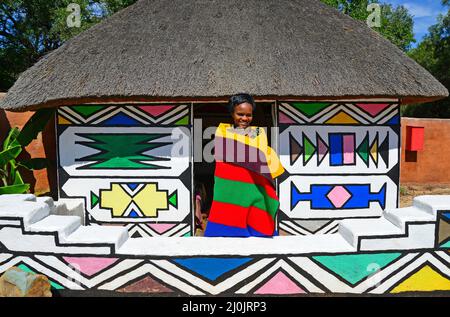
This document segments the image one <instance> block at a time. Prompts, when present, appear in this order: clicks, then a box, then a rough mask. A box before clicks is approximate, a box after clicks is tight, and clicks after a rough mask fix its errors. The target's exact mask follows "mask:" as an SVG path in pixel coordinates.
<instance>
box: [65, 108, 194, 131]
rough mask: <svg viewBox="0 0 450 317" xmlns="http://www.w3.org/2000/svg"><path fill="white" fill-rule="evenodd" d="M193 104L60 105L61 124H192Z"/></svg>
mask: <svg viewBox="0 0 450 317" xmlns="http://www.w3.org/2000/svg"><path fill="white" fill-rule="evenodd" d="M189 122H190V105H186V104H170V105H169V104H167V105H161V104H154V105H152V104H132V105H80V106H71V107H60V108H58V124H59V125H63V126H66V125H87V126H104V127H118V126H124V127H139V126H155V125H156V126H167V125H173V126H179V125H189Z"/></svg>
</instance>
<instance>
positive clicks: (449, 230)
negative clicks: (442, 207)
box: [436, 211, 450, 248]
mask: <svg viewBox="0 0 450 317" xmlns="http://www.w3.org/2000/svg"><path fill="white" fill-rule="evenodd" d="M436 229H437V230H436V231H437V232H436V239H437V241H436V245H437V246H440V247H441V248H450V211H441V212H439V213H438V219H437V225H436Z"/></svg>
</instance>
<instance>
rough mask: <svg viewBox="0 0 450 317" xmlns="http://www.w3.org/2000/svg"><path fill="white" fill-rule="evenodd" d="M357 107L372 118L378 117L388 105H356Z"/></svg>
mask: <svg viewBox="0 0 450 317" xmlns="http://www.w3.org/2000/svg"><path fill="white" fill-rule="evenodd" d="M356 106H357V107H359V108H361V109H362V110H364V111H365V112H367V113H369V114H370V115H371V116H372V117H375V116H376V115H378V114H379V113H380V112H381V111H383V110H384V109H386V108H387V107H389V106H390V104H388V103H357V104H356Z"/></svg>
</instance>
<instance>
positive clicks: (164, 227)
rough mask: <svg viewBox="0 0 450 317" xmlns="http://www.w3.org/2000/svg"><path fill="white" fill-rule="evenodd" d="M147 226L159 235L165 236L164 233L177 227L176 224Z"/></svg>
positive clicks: (150, 224)
mask: <svg viewBox="0 0 450 317" xmlns="http://www.w3.org/2000/svg"><path fill="white" fill-rule="evenodd" d="M147 226H149V227H150V228H152V229H153V230H155V231H156V232H158V233H159V234H163V233H164V232H166V231H168V230H170V229H172V228H173V227H175V226H176V223H148V224H147Z"/></svg>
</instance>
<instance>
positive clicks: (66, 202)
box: [52, 198, 85, 225]
mask: <svg viewBox="0 0 450 317" xmlns="http://www.w3.org/2000/svg"><path fill="white" fill-rule="evenodd" d="M52 214H54V215H60V216H78V217H80V219H81V224H82V225H84V224H85V208H84V199H77V198H74V199H72V198H64V199H63V198H61V199H59V200H58V201H56V202H55V209H54V210H53V212H52Z"/></svg>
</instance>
